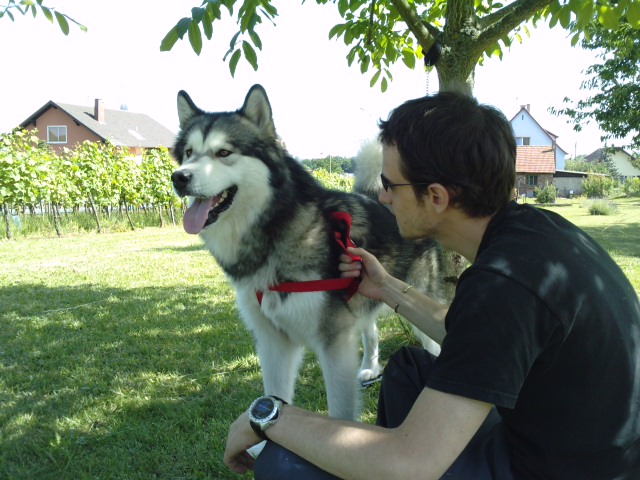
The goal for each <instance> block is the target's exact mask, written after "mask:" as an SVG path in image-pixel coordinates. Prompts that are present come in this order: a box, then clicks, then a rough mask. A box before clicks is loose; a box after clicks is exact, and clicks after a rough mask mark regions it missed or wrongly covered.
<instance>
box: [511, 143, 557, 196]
mask: <svg viewBox="0 0 640 480" xmlns="http://www.w3.org/2000/svg"><path fill="white" fill-rule="evenodd" d="M516 148H517V151H516V188H517V191H518V196H523V195H524V196H526V197H529V198H531V197H533V196H534V191H535V189H536V188H544V187H546V186H547V185H551V184H552V183H553V176H554V174H555V173H556V156H555V151H554V149H553V148H552V147H551V146H542V147H540V146H535V147H534V146H529V145H519V146H518V147H516Z"/></svg>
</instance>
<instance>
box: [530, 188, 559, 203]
mask: <svg viewBox="0 0 640 480" xmlns="http://www.w3.org/2000/svg"><path fill="white" fill-rule="evenodd" d="M533 194H534V195H535V196H536V202H538V203H556V198H557V197H558V188H557V187H556V186H555V185H547V186H546V187H544V188H536V189H535V190H534V191H533Z"/></svg>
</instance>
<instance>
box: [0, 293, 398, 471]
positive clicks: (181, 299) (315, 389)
mask: <svg viewBox="0 0 640 480" xmlns="http://www.w3.org/2000/svg"><path fill="white" fill-rule="evenodd" d="M0 298H2V303H1V304H0V317H1V318H2V328H1V330H0V478H7V479H33V478H38V479H52V480H53V479H56V480H60V479H62V480H66V479H76V478H79V479H84V478H113V479H120V478H126V479H148V478H170V479H178V478H188V479H197V478H207V479H227V478H229V479H231V478H237V476H235V475H232V474H231V473H230V471H229V470H228V469H227V468H226V467H225V466H224V465H223V464H222V456H223V452H224V445H225V440H226V436H227V432H228V429H229V425H230V424H231V422H232V421H233V420H235V418H236V416H237V415H238V414H239V413H241V412H242V411H243V410H244V409H245V408H246V407H247V405H249V404H250V402H251V401H252V400H253V399H254V398H255V397H256V395H258V394H260V393H262V380H261V374H260V368H259V364H258V361H257V359H256V357H255V354H254V347H253V340H252V337H251V335H250V334H249V332H248V331H247V330H246V328H245V327H244V325H243V324H242V322H241V321H240V320H239V319H238V315H237V312H236V310H235V297H234V295H233V292H232V290H231V289H224V291H220V292H212V291H211V290H210V289H206V288H204V287H193V288H175V287H173V288H169V287H145V288H132V289H119V288H105V287H96V286H82V287H78V288H74V287H57V288H49V287H44V286H42V285H41V284H21V285H19V286H6V287H0ZM385 336H386V337H387V342H389V345H386V346H385V344H386V342H383V344H382V345H381V347H382V350H383V351H385V352H387V351H388V350H389V348H390V347H391V346H392V345H394V344H395V341H396V339H395V338H394V337H393V336H392V335H391V336H389V335H388V334H387V335H385ZM393 349H394V350H395V348H393ZM297 386H298V388H297V392H298V395H297V403H298V404H301V405H303V406H305V407H306V408H310V409H312V410H317V411H325V412H326V394H325V390H324V386H323V382H322V378H321V372H320V369H319V366H318V362H317V360H316V359H315V357H313V355H312V354H308V355H307V359H306V362H305V365H304V366H303V367H302V369H301V372H300V377H299V379H298V384H297ZM364 396H365V399H364V400H365V405H369V407H368V408H369V410H370V411H373V407H372V406H374V405H375V401H376V398H377V389H376V388H373V389H369V390H367V391H366V392H364ZM370 415H371V414H370Z"/></svg>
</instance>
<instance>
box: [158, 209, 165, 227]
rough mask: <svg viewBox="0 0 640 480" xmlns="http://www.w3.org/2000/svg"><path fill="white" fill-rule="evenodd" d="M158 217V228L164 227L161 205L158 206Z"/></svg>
mask: <svg viewBox="0 0 640 480" xmlns="http://www.w3.org/2000/svg"><path fill="white" fill-rule="evenodd" d="M158 215H159V216H160V227H161V228H162V227H164V217H163V216H162V205H158Z"/></svg>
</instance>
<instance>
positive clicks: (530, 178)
mask: <svg viewBox="0 0 640 480" xmlns="http://www.w3.org/2000/svg"><path fill="white" fill-rule="evenodd" d="M527 185H529V186H531V187H537V186H538V175H527Z"/></svg>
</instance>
